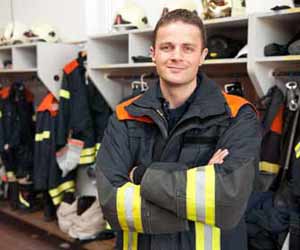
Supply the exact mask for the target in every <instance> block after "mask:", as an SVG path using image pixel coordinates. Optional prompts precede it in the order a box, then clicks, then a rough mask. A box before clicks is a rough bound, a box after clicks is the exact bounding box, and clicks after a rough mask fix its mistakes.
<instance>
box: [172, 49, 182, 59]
mask: <svg viewBox="0 0 300 250" xmlns="http://www.w3.org/2000/svg"><path fill="white" fill-rule="evenodd" d="M182 57H183V55H182V50H181V48H180V47H175V48H174V50H173V51H172V55H171V58H172V59H173V60H180V59H182Z"/></svg>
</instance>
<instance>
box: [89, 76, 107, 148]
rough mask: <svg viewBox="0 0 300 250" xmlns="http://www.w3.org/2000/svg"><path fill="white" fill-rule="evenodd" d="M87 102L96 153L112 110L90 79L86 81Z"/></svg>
mask: <svg viewBox="0 0 300 250" xmlns="http://www.w3.org/2000/svg"><path fill="white" fill-rule="evenodd" d="M88 100H89V107H90V111H91V115H92V119H93V124H94V131H95V135H94V136H95V138H96V142H97V144H96V151H98V149H99V146H100V144H101V142H102V139H103V136H104V130H105V128H106V126H107V123H108V119H109V117H110V115H111V114H112V110H111V108H110V107H109V105H108V104H107V102H106V101H105V99H104V97H103V96H102V95H101V93H100V92H99V91H98V90H97V89H96V87H95V85H94V83H93V82H92V80H91V79H89V81H88ZM96 153H97V152H96Z"/></svg>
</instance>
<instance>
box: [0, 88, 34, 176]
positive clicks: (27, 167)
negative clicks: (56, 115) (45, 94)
mask: <svg viewBox="0 0 300 250" xmlns="http://www.w3.org/2000/svg"><path fill="white" fill-rule="evenodd" d="M2 98H3V101H2V104H3V105H2V106H3V110H2V128H3V133H4V137H3V142H1V144H4V145H7V149H6V150H5V152H4V154H2V158H3V161H4V164H5V166H6V170H7V172H8V175H16V176H17V177H18V178H23V177H26V176H29V177H30V176H31V175H32V168H33V138H34V135H33V131H34V122H33V114H34V111H33V96H32V95H31V93H30V92H29V91H27V89H26V88H25V87H24V85H23V84H22V83H21V82H14V83H13V84H12V86H11V87H8V88H6V89H5V90H4V92H2Z"/></svg>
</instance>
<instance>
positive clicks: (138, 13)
mask: <svg viewBox="0 0 300 250" xmlns="http://www.w3.org/2000/svg"><path fill="white" fill-rule="evenodd" d="M147 27H148V18H147V16H146V14H145V12H144V10H143V9H142V8H141V7H140V6H138V5H137V4H136V3H134V2H133V1H132V0H127V1H126V2H125V4H124V6H123V7H122V8H120V9H119V10H118V11H117V13H116V17H115V21H114V24H113V28H114V29H116V30H126V29H144V28H147Z"/></svg>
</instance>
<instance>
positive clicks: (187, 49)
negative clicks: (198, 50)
mask: <svg viewBox="0 0 300 250" xmlns="http://www.w3.org/2000/svg"><path fill="white" fill-rule="evenodd" d="M183 50H184V52H186V53H191V52H193V51H194V48H193V47H189V46H188V47H184V48H183Z"/></svg>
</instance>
